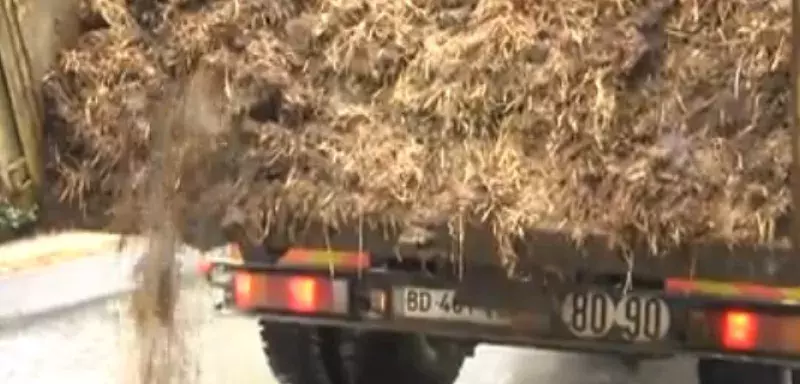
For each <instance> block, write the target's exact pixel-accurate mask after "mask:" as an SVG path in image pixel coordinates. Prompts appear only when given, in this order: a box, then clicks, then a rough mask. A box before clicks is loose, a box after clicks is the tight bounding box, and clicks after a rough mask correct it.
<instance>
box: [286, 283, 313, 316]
mask: <svg viewBox="0 0 800 384" xmlns="http://www.w3.org/2000/svg"><path fill="white" fill-rule="evenodd" d="M288 286H289V298H288V299H289V300H288V301H289V302H288V304H289V309H291V310H292V311H295V312H314V311H316V310H317V301H318V300H317V299H318V297H317V292H318V291H317V280H316V279H314V278H313V277H307V276H301V277H292V278H291V279H289V283H288Z"/></svg>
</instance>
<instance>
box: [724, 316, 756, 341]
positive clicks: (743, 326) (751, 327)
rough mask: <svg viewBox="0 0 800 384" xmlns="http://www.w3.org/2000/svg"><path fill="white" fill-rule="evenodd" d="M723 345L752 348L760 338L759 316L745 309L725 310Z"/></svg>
mask: <svg viewBox="0 0 800 384" xmlns="http://www.w3.org/2000/svg"><path fill="white" fill-rule="evenodd" d="M722 319H723V320H722V345H723V346H725V348H729V349H752V348H754V347H755V346H756V343H757V340H758V316H757V315H755V314H753V313H750V312H743V311H728V312H725V314H724V315H723V318H722Z"/></svg>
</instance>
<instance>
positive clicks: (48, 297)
mask: <svg viewBox="0 0 800 384" xmlns="http://www.w3.org/2000/svg"><path fill="white" fill-rule="evenodd" d="M121 240H122V236H121V235H118V234H111V233H98V232H62V233H55V234H45V235H38V236H35V237H33V238H30V239H23V240H18V241H14V242H9V243H6V244H0V324H3V323H8V322H12V321H13V322H17V321H20V320H23V319H25V318H30V317H38V316H43V315H45V314H47V313H51V312H57V311H63V310H65V309H69V308H71V307H79V306H81V305H83V304H85V303H88V302H98V301H102V300H103V299H107V298H112V297H115V296H120V295H124V294H126V293H129V292H130V291H131V290H132V289H133V279H132V276H133V268H134V265H135V264H136V263H137V261H138V260H139V258H140V257H141V255H142V254H143V253H144V250H145V247H146V246H147V243H146V239H145V238H142V237H128V236H126V237H125V239H124V242H122V241H121ZM219 252H225V251H224V250H223V249H219V250H213V251H211V252H210V253H219ZM208 254H209V253H206V255H208ZM201 257H204V255H202V254H201V252H200V251H198V250H195V249H192V248H190V247H183V249H181V252H180V261H181V273H182V275H183V277H184V278H185V279H186V280H188V281H192V280H196V277H197V274H196V269H195V266H196V265H197V263H198V261H199V260H200V258H201Z"/></svg>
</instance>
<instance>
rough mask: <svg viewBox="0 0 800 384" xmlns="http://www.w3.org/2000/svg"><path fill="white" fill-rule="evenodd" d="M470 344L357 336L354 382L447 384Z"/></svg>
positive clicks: (384, 335) (412, 336)
mask: <svg viewBox="0 0 800 384" xmlns="http://www.w3.org/2000/svg"><path fill="white" fill-rule="evenodd" d="M473 349H474V344H471V343H462V342H459V341H456V340H453V339H448V338H437V337H429V336H421V335H415V334H401V333H389V332H370V333H365V334H362V335H359V336H357V343H356V362H357V367H356V369H357V374H356V377H357V380H356V382H357V384H371V383H386V384H408V383H414V384H451V383H453V382H455V380H456V378H457V377H458V373H459V372H460V371H461V365H462V364H463V363H464V360H465V359H466V358H467V356H468V355H470V354H471V353H472V350H473Z"/></svg>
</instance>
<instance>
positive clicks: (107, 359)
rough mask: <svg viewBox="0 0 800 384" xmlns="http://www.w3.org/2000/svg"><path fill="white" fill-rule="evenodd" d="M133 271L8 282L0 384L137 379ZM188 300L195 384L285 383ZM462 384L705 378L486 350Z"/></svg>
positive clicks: (231, 329)
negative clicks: (127, 312) (131, 317)
mask: <svg viewBox="0 0 800 384" xmlns="http://www.w3.org/2000/svg"><path fill="white" fill-rule="evenodd" d="M98 265H101V267H98ZM98 268H101V269H107V270H104V271H98ZM125 268H127V267H126V266H125V265H123V264H120V263H119V262H118V261H114V262H112V261H111V259H110V258H109V259H107V260H106V263H105V264H104V263H102V262H95V263H93V264H86V265H84V266H78V267H74V268H72V269H70V268H63V267H61V268H58V269H57V270H55V269H54V270H53V271H50V272H47V273H46V274H49V275H47V276H44V277H43V276H41V274H37V275H30V276H25V277H22V278H19V277H18V278H15V279H14V280H9V279H5V280H0V303H2V307H3V308H4V309H3V310H0V356H1V357H0V382H2V383H7V384H51V383H52V384H58V383H77V382H80V383H85V384H94V383H96V384H110V383H125V382H126V381H129V380H130V377H129V375H127V374H126V372H128V371H127V368H129V367H130V360H131V357H130V354H129V353H126V351H129V350H130V348H129V347H126V346H127V345H129V344H127V343H128V342H129V340H130V336H131V328H130V327H128V326H127V325H126V321H125V317H124V312H123V311H121V310H120V309H121V306H122V304H121V303H122V302H121V301H120V300H124V299H119V298H109V297H108V296H109V295H120V294H122V293H123V292H124V291H125V288H126V287H127V286H128V285H127V284H126V283H124V282H120V281H122V280H120V278H119V276H120V270H121V269H122V270H124V269H125ZM64 271H66V272H64ZM109 286H111V287H112V288H114V289H110V288H109ZM101 287H102V288H101ZM58 297H61V298H62V299H63V300H62V301H64V302H67V303H69V305H66V306H63V307H62V308H56V310H55V311H48V312H46V313H41V309H42V308H44V306H43V305H37V304H36V303H37V302H46V303H47V305H49V306H50V307H54V305H53V303H55V302H56V300H55V299H54V298H58ZM121 297H124V295H123V296H121ZM184 298H185V300H184V301H183V303H184V304H183V307H182V310H181V313H182V314H183V317H182V319H181V321H183V322H184V323H185V324H186V329H187V330H188V331H187V334H188V337H189V339H190V342H189V343H190V345H191V348H192V350H193V351H195V352H196V356H194V357H193V359H192V360H193V363H192V366H193V367H194V369H193V371H196V372H198V373H197V377H196V379H194V380H192V382H195V383H199V384H205V383H208V384H221V383H237V384H250V383H253V384H255V383H258V384H276V383H275V381H274V379H273V378H272V376H271V375H270V373H269V371H268V369H267V368H266V365H265V364H264V359H263V357H262V356H261V353H260V350H259V345H258V344H259V342H258V340H257V338H256V337H255V335H256V329H255V324H254V322H253V321H252V320H250V319H243V318H229V317H218V316H216V315H214V314H212V313H211V312H210V311H209V310H208V308H210V303H209V301H208V297H207V294H206V292H205V290H203V289H202V288H198V286H195V288H192V289H187V290H186V292H185V294H184ZM126 376H127V377H126ZM126 379H127V380H126ZM457 383H458V384H523V383H524V384H536V383H547V384H579V383H580V384H600V383H608V384H618V383H647V384H692V383H696V380H695V378H694V374H693V361H692V360H691V359H672V360H666V361H657V362H647V363H644V364H643V365H642V367H641V369H640V371H639V372H637V373H634V374H630V373H629V372H628V371H627V370H626V369H625V368H624V367H623V366H622V365H621V364H620V363H619V362H618V361H616V360H615V359H612V358H604V357H598V356H586V355H579V354H567V353H552V352H546V351H537V350H530V349H512V348H504V347H496V346H481V347H479V349H478V352H477V353H476V355H475V357H474V358H472V359H471V360H469V361H467V363H466V364H465V366H464V368H463V370H462V372H461V376H460V378H459V380H458V382H457Z"/></svg>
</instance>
